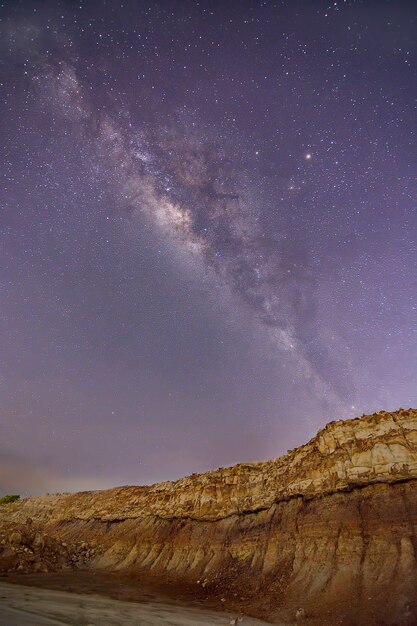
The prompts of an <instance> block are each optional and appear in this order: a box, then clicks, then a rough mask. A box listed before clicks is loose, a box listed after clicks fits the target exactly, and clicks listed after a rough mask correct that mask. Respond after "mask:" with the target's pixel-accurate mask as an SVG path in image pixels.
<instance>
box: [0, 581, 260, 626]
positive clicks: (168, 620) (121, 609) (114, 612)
mask: <svg viewBox="0 0 417 626" xmlns="http://www.w3.org/2000/svg"><path fill="white" fill-rule="evenodd" d="M237 617H238V616H237V615H236V614H230V613H229V614H227V613H219V612H216V611H210V610H205V609H201V608H195V607H187V606H179V605H178V604H171V603H168V602H166V601H161V602H157V601H155V600H154V599H152V600H147V601H143V602H140V603H137V602H126V601H123V600H114V599H112V598H106V597H103V596H100V595H96V594H89V595H87V594H80V593H71V592H68V591H56V590H50V589H39V588H36V587H28V586H24V585H16V584H10V583H5V582H0V626H63V625H64V624H65V625H71V626H162V625H165V626H167V625H171V626H215V625H216V626H217V625H220V624H225V625H228V624H230V623H231V619H236V618H237ZM232 623H233V622H232ZM236 623H237V624H242V626H266V624H267V623H266V622H263V621H261V620H257V619H254V618H252V617H244V618H243V621H242V622H236Z"/></svg>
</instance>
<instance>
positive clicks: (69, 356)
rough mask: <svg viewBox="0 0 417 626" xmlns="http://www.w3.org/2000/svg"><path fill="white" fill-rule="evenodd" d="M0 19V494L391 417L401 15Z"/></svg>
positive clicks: (404, 282)
mask: <svg viewBox="0 0 417 626" xmlns="http://www.w3.org/2000/svg"><path fill="white" fill-rule="evenodd" d="M0 20H1V21H0V30H1V32H0V77H1V86H0V88H1V104H0V131H1V136H2V139H3V141H2V147H1V166H0V173H1V179H2V184H1V191H0V200H1V202H0V303H1V316H0V354H1V358H0V397H1V402H0V459H1V463H0V492H18V493H22V494H29V493H31V494H37V493H43V492H47V491H75V490H80V489H100V488H105V487H110V486H114V485H118V484H146V483H152V482H157V481H161V480H169V479H175V478H178V477H180V476H182V475H185V474H190V473H191V472H198V471H205V470H207V469H210V468H216V467H218V466H227V465H231V464H234V463H237V462H240V461H250V460H262V459H266V458H274V457H277V456H280V455H281V454H284V453H285V452H286V451H287V449H290V448H292V447H295V446H297V445H301V444H302V443H304V442H306V441H307V440H308V439H309V438H311V437H312V436H313V435H314V434H315V432H316V431H317V429H318V428H320V427H323V426H324V425H325V424H326V422H328V421H330V420H333V419H341V418H348V417H354V416H358V415H361V414H362V413H366V412H374V411H376V410H380V409H385V410H393V409H396V408H399V407H400V406H403V407H407V408H408V407H409V406H411V405H415V404H416V394H415V390H416V382H417V381H416V376H415V345H416V344H415V330H416V327H415V317H414V313H413V304H414V302H415V298H414V294H415V293H416V287H417V285H416V280H415V272H414V267H415V260H416V247H415V226H416V221H417V220H416V214H415V210H414V209H415V187H414V183H413V177H414V174H415V149H416V141H415V120H414V113H415V109H414V95H415V94H414V80H413V79H414V78H415V60H416V47H415V42H416V41H417V38H416V28H415V11H414V10H413V3H411V2H405V1H399V0H397V1H394V0H392V1H389V0H379V1H372V0H366V1H364V0H363V1H362V0H345V1H342V0H337V1H335V2H322V1H321V0H317V1H310V0H309V1H300V0H283V1H280V2H274V1H257V2H256V1H251V2H247V1H245V0H240V1H237V0H230V1H229V2H220V1H217V2H214V1H208V0H207V1H200V2H196V1H193V2H188V1H185V0H184V1H176V0H170V1H168V0H167V1H164V2H162V1H160V2H148V1H146V0H143V1H140V2H134V1H129V0H122V1H120V0H100V1H98V0H97V1H95V0H92V1H89V2H87V1H85V0H80V1H79V2H69V1H68V2H62V1H53V2H42V3H40V2H30V1H25V0H20V1H17V0H15V1H11V2H7V1H6V2H3V3H2V5H1V8H0ZM414 310H415V307H414Z"/></svg>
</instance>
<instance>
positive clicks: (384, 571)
mask: <svg viewBox="0 0 417 626" xmlns="http://www.w3.org/2000/svg"><path fill="white" fill-rule="evenodd" d="M29 516H30V518H32V519H33V520H34V523H36V524H38V525H41V527H42V531H43V532H44V533H47V534H48V535H49V536H51V537H54V538H55V539H57V540H60V541H67V542H68V543H70V542H71V541H76V540H79V539H83V540H84V541H86V542H89V543H91V544H94V545H95V546H96V552H94V555H93V554H92V555H91V558H90V561H89V565H90V567H92V568H96V569H104V570H118V571H123V572H129V573H132V574H135V575H140V577H141V579H142V580H145V581H146V580H149V581H152V580H157V581H159V582H160V581H164V582H165V583H166V584H167V585H169V584H175V585H181V586H183V588H184V589H187V590H189V591H190V592H193V593H194V594H197V595H198V596H199V597H201V598H205V597H207V598H211V599H213V598H218V599H219V600H220V599H224V600H225V602H223V607H224V606H226V607H227V608H230V609H232V608H237V607H238V608H241V609H243V610H245V611H246V612H251V613H253V614H256V615H259V616H261V617H267V618H269V619H272V620H280V619H284V620H288V621H293V622H294V623H295V621H296V619H297V620H298V621H300V620H302V622H301V623H306V624H317V625H318V624H323V625H324V624H350V625H352V626H353V625H362V624H364V625H365V624H366V625H371V624H375V625H378V626H382V625H384V624H385V625H387V626H388V625H394V624H396V625H409V626H411V625H415V624H416V623H417V562H416V549H417V411H416V410H412V409H410V410H408V411H405V410H399V411H397V412H395V413H386V412H381V413H376V414H374V415H368V416H364V417H363V418H361V419H356V420H348V421H343V422H332V423H330V424H328V425H327V426H326V427H325V428H324V429H323V430H321V431H320V432H319V433H318V434H317V436H316V437H315V438H314V439H312V440H311V441H310V442H309V443H307V444H306V445H304V446H301V447H300V448H297V449H295V450H293V451H291V452H289V453H288V454H287V455H286V456H284V457H282V458H280V459H277V460H274V461H268V462H264V463H246V464H240V465H236V466H235V467H231V468H226V469H224V468H221V469H218V470H215V471H211V472H207V473H205V474H200V475H193V476H190V477H187V478H183V479H181V480H178V481H176V482H172V483H161V484H158V485H152V486H150V487H120V488H117V489H110V490H107V491H101V492H86V493H77V494H69V495H54V496H45V497H41V498H28V499H27V500H23V501H21V502H17V503H15V504H10V505H7V506H4V507H0V524H2V523H5V521H6V520H7V523H16V524H19V523H23V522H24V520H25V519H26V518H27V517H29ZM0 563H1V553H0ZM296 615H297V617H296ZM300 616H301V617H300Z"/></svg>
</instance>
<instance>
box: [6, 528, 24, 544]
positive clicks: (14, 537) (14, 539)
mask: <svg viewBox="0 0 417 626" xmlns="http://www.w3.org/2000/svg"><path fill="white" fill-rule="evenodd" d="M9 541H10V543H14V544H17V545H19V544H21V543H22V533H20V532H18V531H14V532H12V533H11V534H10V536H9Z"/></svg>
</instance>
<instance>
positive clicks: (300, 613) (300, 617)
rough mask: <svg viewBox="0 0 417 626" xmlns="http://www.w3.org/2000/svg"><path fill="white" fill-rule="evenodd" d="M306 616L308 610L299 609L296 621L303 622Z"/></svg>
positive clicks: (296, 613)
mask: <svg viewBox="0 0 417 626" xmlns="http://www.w3.org/2000/svg"><path fill="white" fill-rule="evenodd" d="M305 616H306V612H305V610H304V609H298V610H297V611H296V612H295V621H296V622H297V624H301V622H303V621H304V620H305Z"/></svg>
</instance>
